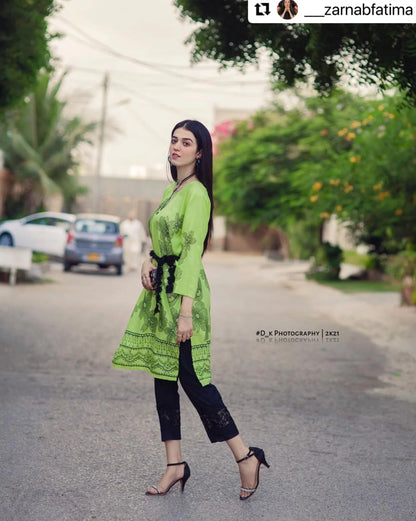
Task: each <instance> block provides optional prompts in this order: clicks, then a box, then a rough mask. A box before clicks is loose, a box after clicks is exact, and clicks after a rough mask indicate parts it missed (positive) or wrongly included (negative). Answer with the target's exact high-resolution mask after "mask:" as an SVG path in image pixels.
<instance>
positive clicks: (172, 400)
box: [155, 340, 238, 443]
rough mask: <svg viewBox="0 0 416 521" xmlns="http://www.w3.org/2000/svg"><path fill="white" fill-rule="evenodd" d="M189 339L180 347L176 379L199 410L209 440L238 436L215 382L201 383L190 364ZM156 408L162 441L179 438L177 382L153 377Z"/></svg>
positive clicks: (214, 440) (223, 439)
mask: <svg viewBox="0 0 416 521" xmlns="http://www.w3.org/2000/svg"><path fill="white" fill-rule="evenodd" d="M191 349H192V347H191V341H190V340H187V341H186V342H182V343H181V344H180V347H179V376H178V379H179V380H180V382H181V385H182V387H183V389H184V391H185V393H186V394H187V396H188V398H189V399H190V400H191V402H192V404H193V405H194V407H195V408H196V410H197V411H198V414H199V416H200V418H201V420H202V423H203V425H204V427H205V430H206V432H207V435H208V438H209V439H210V441H211V442H212V443H214V442H216V441H226V440H229V439H231V438H234V436H237V434H238V430H237V427H236V425H235V423H234V420H233V419H232V417H231V415H230V413H229V412H228V409H227V407H226V406H225V405H224V403H223V401H222V398H221V395H220V393H219V392H218V390H217V388H216V387H215V385H212V384H208V385H205V386H202V385H201V383H200V381H199V380H198V378H197V376H196V374H195V371H194V367H193V364H192V353H191ZM155 396H156V407H157V412H158V415H159V421H160V432H161V435H162V441H168V440H180V439H181V420H180V408H179V393H178V382H177V381H171V380H161V379H159V378H155Z"/></svg>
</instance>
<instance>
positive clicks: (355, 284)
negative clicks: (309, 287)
mask: <svg viewBox="0 0 416 521" xmlns="http://www.w3.org/2000/svg"><path fill="white" fill-rule="evenodd" d="M316 282H319V284H323V285H324V286H329V287H330V288H334V289H338V290H340V291H343V292H344V293H381V292H386V291H390V292H396V293H398V292H399V291H400V284H399V283H397V282H392V281H389V280H317V281H316Z"/></svg>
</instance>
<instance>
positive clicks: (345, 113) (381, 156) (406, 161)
mask: <svg viewBox="0 0 416 521" xmlns="http://www.w3.org/2000/svg"><path fill="white" fill-rule="evenodd" d="M302 103H304V104H305V108H304V109H303V110H302V111H300V110H292V111H289V112H284V111H283V110H282V109H281V108H280V107H275V110H270V111H269V112H267V113H259V114H257V115H256V116H254V117H253V118H252V119H250V120H248V121H244V122H242V123H240V124H239V125H237V127H236V129H235V131H234V132H233V133H232V135H231V136H230V137H229V138H228V139H226V140H225V141H223V142H222V143H220V145H219V154H218V155H217V156H216V158H215V164H214V165H215V176H216V183H215V192H214V195H215V198H216V204H217V209H218V211H219V212H222V213H223V214H224V215H226V216H227V217H228V218H229V220H232V221H236V222H245V223H250V224H251V225H252V226H253V227H257V226H258V225H260V224H266V225H273V226H276V227H280V228H281V229H283V230H284V231H285V232H286V233H287V234H288V236H289V241H290V242H291V241H292V236H291V235H293V239H294V244H293V246H292V251H293V254H294V255H295V256H300V257H302V258H305V257H307V256H309V253H310V251H311V250H312V248H313V247H314V244H315V243H316V241H318V239H319V237H318V235H319V230H320V229H321V228H322V225H323V223H324V221H325V220H326V219H328V218H329V217H330V216H331V215H333V214H335V215H336V216H337V218H338V219H339V220H340V221H341V222H344V223H345V224H347V225H348V227H349V229H350V231H351V232H352V236H353V237H354V238H355V240H356V242H357V243H358V242H362V243H365V244H367V245H369V246H370V248H371V251H372V252H373V253H374V254H376V256H380V255H382V254H392V253H395V252H397V251H400V250H403V249H405V248H406V247H408V245H412V244H413V245H414V244H416V226H415V222H416V176H415V174H414V172H415V165H416V159H415V158H416V108H414V107H410V106H406V105H403V96H401V95H396V96H394V97H387V96H386V97H384V98H383V99H382V100H381V101H374V100H365V99H363V98H360V97H354V96H352V95H351V94H346V93H343V92H336V91H334V92H333V94H332V95H331V96H329V97H327V98H325V99H322V98H317V97H315V98H310V99H307V100H300V101H299V104H300V105H301V104H302ZM302 222H303V223H305V224H301V223H302ZM306 223H307V224H306ZM302 226H304V227H305V228H307V229H309V230H310V234H311V235H310V236H309V237H305V239H304V240H301V237H300V234H299V232H298V229H301V228H302ZM315 234H316V235H315ZM312 235H313V237H312Z"/></svg>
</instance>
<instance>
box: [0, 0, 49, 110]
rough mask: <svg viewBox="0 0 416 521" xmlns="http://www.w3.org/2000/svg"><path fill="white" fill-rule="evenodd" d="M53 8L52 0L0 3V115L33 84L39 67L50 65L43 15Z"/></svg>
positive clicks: (47, 35)
mask: <svg viewBox="0 0 416 521" xmlns="http://www.w3.org/2000/svg"><path fill="white" fill-rule="evenodd" d="M54 10H55V7H54V0H2V1H1V2H0V114H1V113H2V112H3V111H4V110H5V109H6V108H9V107H12V106H13V105H15V104H16V103H18V102H19V100H21V99H22V98H23V96H24V95H25V94H26V93H27V92H29V91H30V89H32V88H33V87H34V86H35V84H36V80H37V74H38V72H39V70H40V69H41V68H42V67H44V68H48V67H49V60H50V54H49V48H48V43H49V39H50V35H49V34H48V33H47V21H46V18H47V17H48V16H49V15H50V14H51V13H52V12H53V11H54Z"/></svg>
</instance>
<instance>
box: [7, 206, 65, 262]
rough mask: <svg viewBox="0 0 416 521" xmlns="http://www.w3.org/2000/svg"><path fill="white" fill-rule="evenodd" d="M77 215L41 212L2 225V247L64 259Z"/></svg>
mask: <svg viewBox="0 0 416 521" xmlns="http://www.w3.org/2000/svg"><path fill="white" fill-rule="evenodd" d="M74 221H75V215H73V214H70V213H61V212H41V213H35V214H32V215H28V216H26V217H23V218H22V219H14V220H10V221H4V222H2V223H1V224H0V245H1V246H20V247H22V248H29V249H30V250H32V251H38V252H41V253H46V254H49V255H54V256H56V257H60V258H62V257H63V255H64V249H65V243H66V238H67V233H68V230H69V228H70V226H71V224H72V223H73V222H74Z"/></svg>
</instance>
